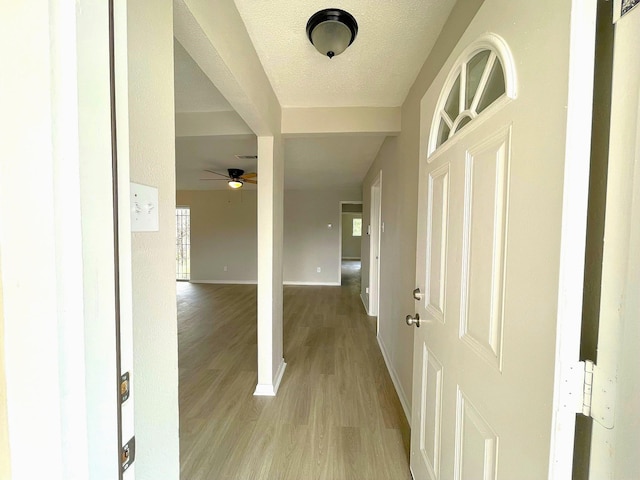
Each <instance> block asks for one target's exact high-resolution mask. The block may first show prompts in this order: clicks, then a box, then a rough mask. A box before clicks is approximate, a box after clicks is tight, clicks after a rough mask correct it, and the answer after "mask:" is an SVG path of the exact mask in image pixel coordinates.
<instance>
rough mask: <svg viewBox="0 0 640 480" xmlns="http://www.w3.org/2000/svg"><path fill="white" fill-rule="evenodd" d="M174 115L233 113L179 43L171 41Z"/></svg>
mask: <svg viewBox="0 0 640 480" xmlns="http://www.w3.org/2000/svg"><path fill="white" fill-rule="evenodd" d="M173 61H174V75H175V79H174V81H175V106H176V113H185V112H230V111H233V108H232V107H231V105H229V102H227V101H226V100H225V98H224V97H223V96H222V94H221V93H220V92H219V91H218V89H217V88H216V87H214V86H213V84H212V83H211V81H210V80H209V78H208V77H207V76H206V75H205V74H204V72H203V71H202V70H200V67H199V66H198V64H197V63H196V62H194V60H193V59H192V58H191V56H190V55H189V54H188V53H187V51H186V50H185V49H184V47H183V46H182V45H180V43H179V42H178V41H177V40H175V39H174V41H173Z"/></svg>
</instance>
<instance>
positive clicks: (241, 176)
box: [200, 168, 258, 190]
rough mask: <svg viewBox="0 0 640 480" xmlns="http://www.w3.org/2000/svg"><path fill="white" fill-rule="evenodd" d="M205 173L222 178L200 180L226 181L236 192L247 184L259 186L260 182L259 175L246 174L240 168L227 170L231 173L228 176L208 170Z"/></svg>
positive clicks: (253, 173)
mask: <svg viewBox="0 0 640 480" xmlns="http://www.w3.org/2000/svg"><path fill="white" fill-rule="evenodd" d="M205 172H208V173H213V174H214V175H218V176H220V177H222V178H201V179H200V180H225V181H226V182H227V185H229V187H231V188H233V189H234V190H237V189H239V188H242V187H243V186H244V184H245V183H253V184H254V185H257V184H258V181H257V180H256V177H257V176H258V174H257V173H255V172H250V173H244V170H242V169H240V168H229V169H227V172H229V174H228V175H225V174H224V173H219V172H215V171H213V170H208V169H205Z"/></svg>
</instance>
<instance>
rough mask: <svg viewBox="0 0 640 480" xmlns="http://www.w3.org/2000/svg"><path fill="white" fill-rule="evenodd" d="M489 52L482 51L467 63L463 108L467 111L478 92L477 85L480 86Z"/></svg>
mask: <svg viewBox="0 0 640 480" xmlns="http://www.w3.org/2000/svg"><path fill="white" fill-rule="evenodd" d="M490 53H491V52H490V51H489V50H483V51H481V52H480V53H477V54H475V55H474V57H473V58H472V59H471V60H469V61H468V62H467V91H466V92H465V102H464V108H465V109H469V108H470V107H471V103H472V102H473V97H475V95H476V92H477V91H478V85H480V79H481V78H482V74H483V73H484V68H485V67H486V66H487V60H488V59H489V55H490Z"/></svg>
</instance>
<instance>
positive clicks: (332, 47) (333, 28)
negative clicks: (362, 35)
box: [307, 8, 358, 58]
mask: <svg viewBox="0 0 640 480" xmlns="http://www.w3.org/2000/svg"><path fill="white" fill-rule="evenodd" d="M357 34H358V23H357V22H356V19H355V18H353V15H351V14H350V13H349V12H345V11H344V10H340V9H338V8H327V9H325V10H320V11H319V12H316V13H314V14H313V15H312V16H311V18H310V19H309V21H308V22H307V37H309V41H310V42H311V44H312V45H313V46H314V47H316V50H318V51H319V52H320V53H321V54H322V55H326V56H327V57H329V58H333V57H334V56H336V55H340V54H341V53H342V52H344V51H345V50H346V49H347V47H348V46H349V45H351V44H352V43H353V41H354V40H355V39H356V35H357Z"/></svg>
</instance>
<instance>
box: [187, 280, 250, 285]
mask: <svg viewBox="0 0 640 480" xmlns="http://www.w3.org/2000/svg"><path fill="white" fill-rule="evenodd" d="M189 281H190V282H191V283H210V284H214V285H257V284H258V281H257V280H231V279H229V280H189Z"/></svg>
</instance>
